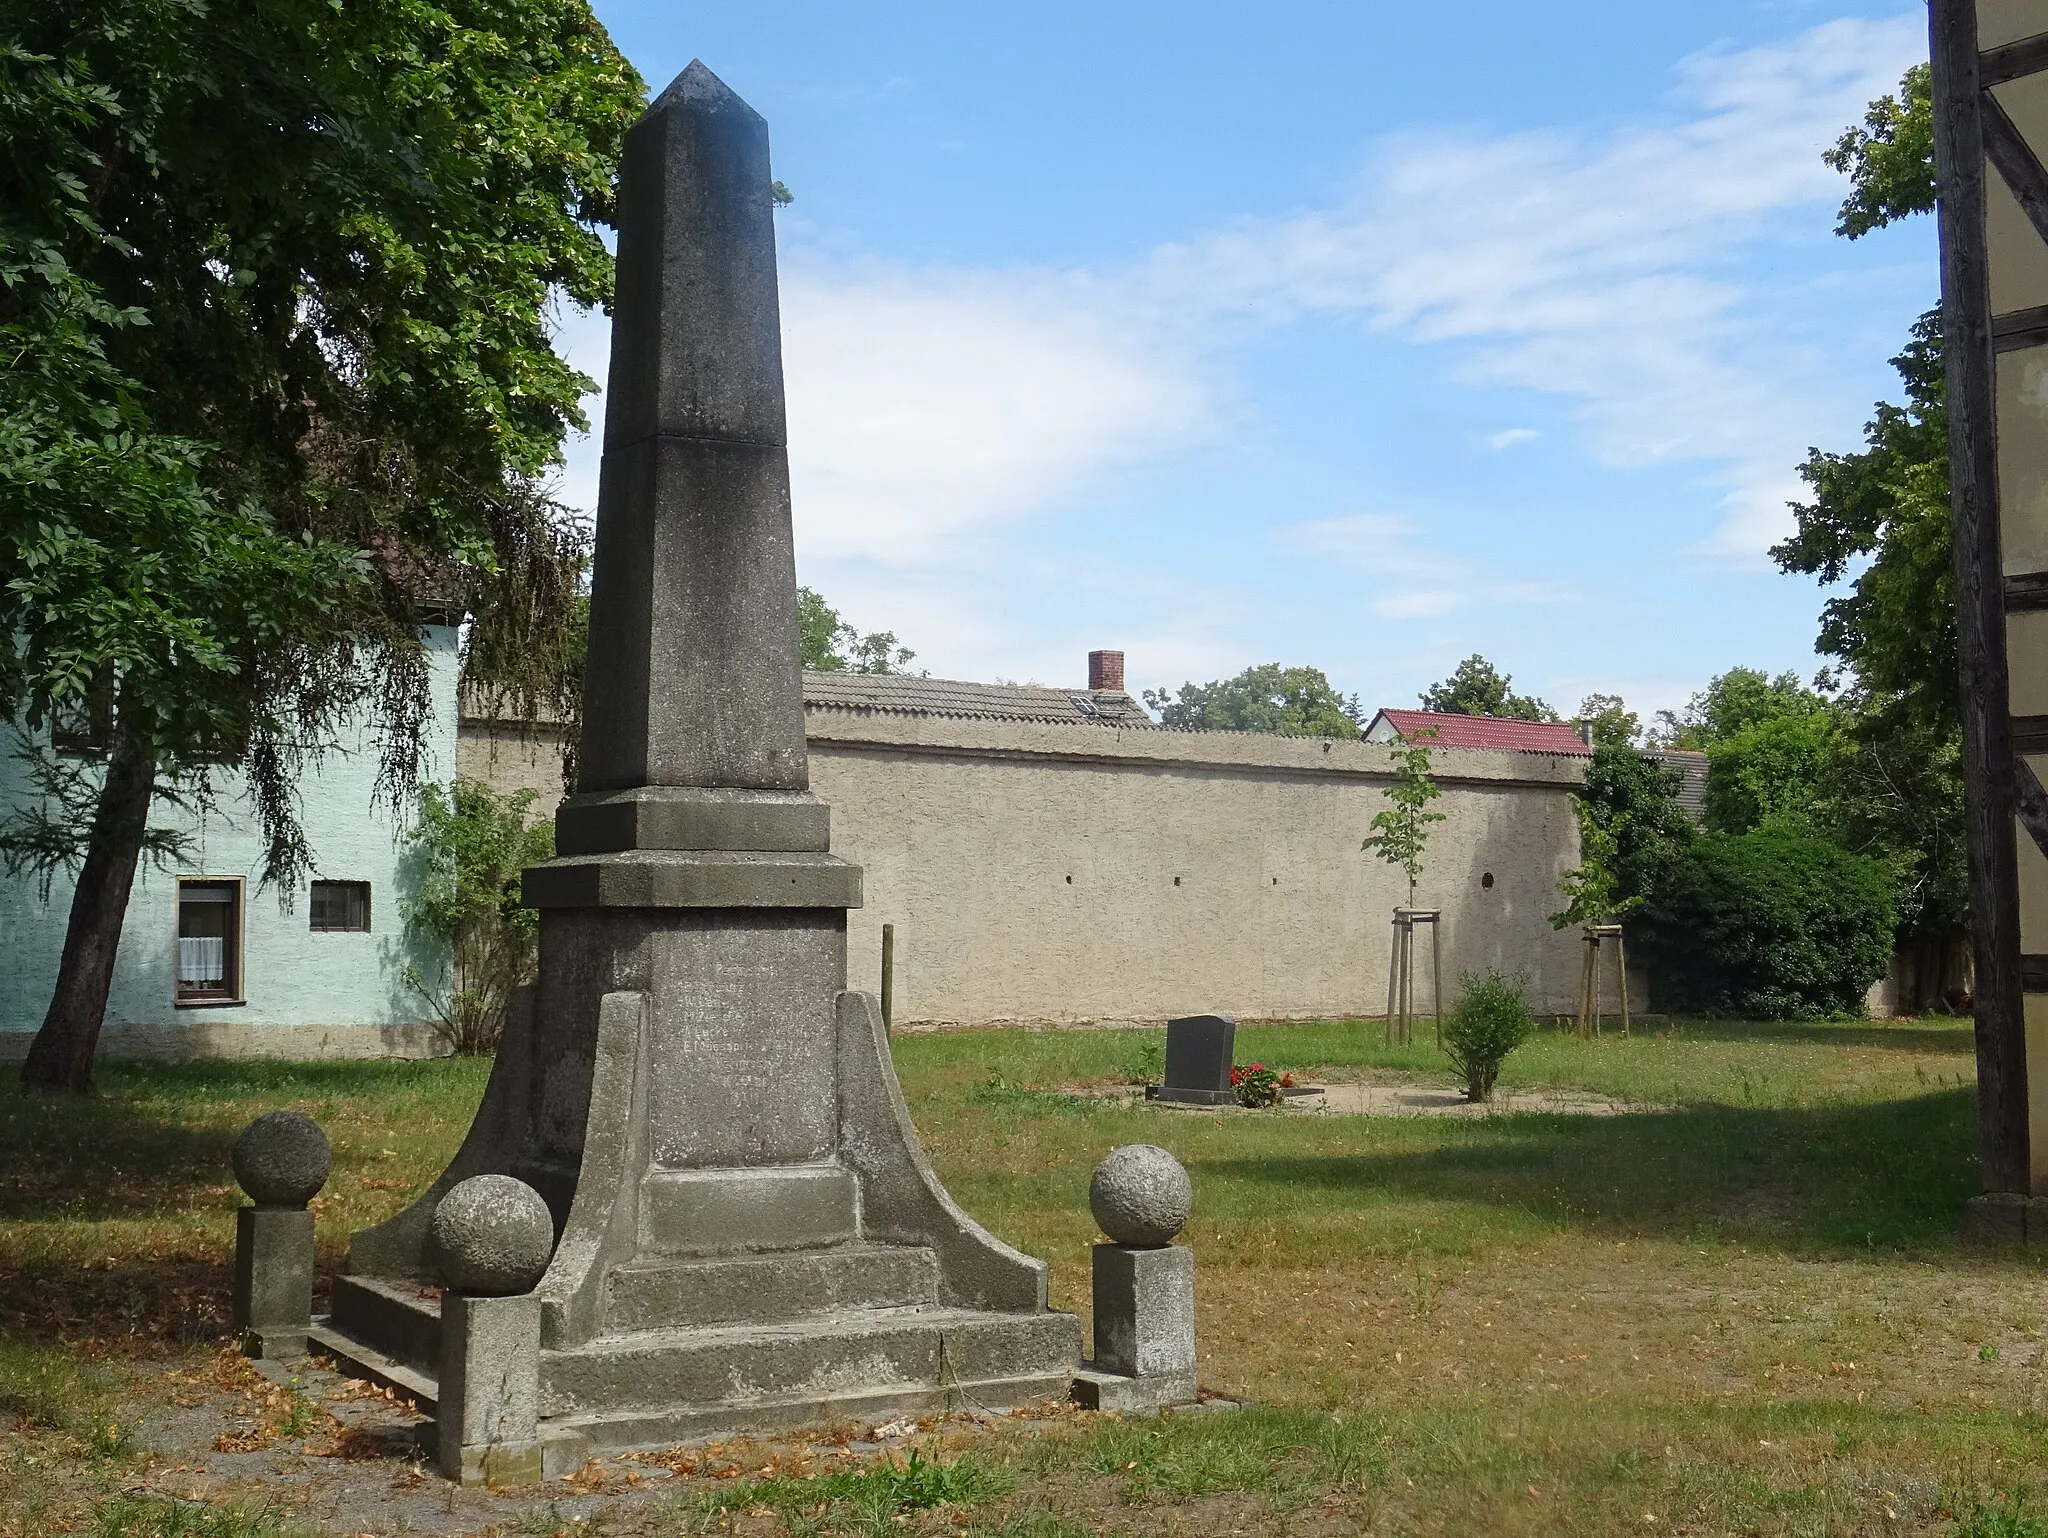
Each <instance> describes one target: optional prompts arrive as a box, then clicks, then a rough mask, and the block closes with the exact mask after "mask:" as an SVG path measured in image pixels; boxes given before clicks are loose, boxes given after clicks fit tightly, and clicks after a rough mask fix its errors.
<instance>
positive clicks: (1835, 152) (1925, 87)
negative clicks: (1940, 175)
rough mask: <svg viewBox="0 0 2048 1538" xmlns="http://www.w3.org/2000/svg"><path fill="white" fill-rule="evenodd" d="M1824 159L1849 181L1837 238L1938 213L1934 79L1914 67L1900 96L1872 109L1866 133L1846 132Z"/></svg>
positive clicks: (1922, 67)
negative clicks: (1899, 220) (1922, 215)
mask: <svg viewBox="0 0 2048 1538" xmlns="http://www.w3.org/2000/svg"><path fill="white" fill-rule="evenodd" d="M1821 158H1822V159H1823V160H1825V161H1826V162H1827V163H1828V164H1829V165H1830V166H1832V167H1833V168H1834V169H1835V170H1837V171H1840V172H1842V173H1844V174H1845V175H1846V176H1848V177H1849V181H1850V192H1849V196H1848V197H1847V198H1846V199H1844V200H1843V202H1842V210H1841V222H1840V223H1839V224H1837V225H1836V226H1835V233H1836V234H1837V235H1846V236H1848V237H1849V239H1851V240H1855V239H1857V238H1858V237H1859V236H1863V235H1868V234H1869V233H1870V232H1871V231H1872V230H1876V229H1882V228H1883V227H1884V226H1885V225H1887V224H1890V223H1891V222H1892V221H1893V220H1895V219H1903V218H1905V217H1906V216H1907V215H1908V214H1924V213H1930V212H1932V211H1933V209H1934V78H1933V71H1932V70H1930V69H1929V68H1928V66H1927V65H1925V64H1915V65H1914V66H1913V67H1912V68H1911V69H1909V70H1907V71H1906V74H1905V78H1904V79H1902V80H1900V82H1899V90H1898V94H1897V95H1896V96H1880V97H1879V98H1878V99H1877V100H1876V101H1874V102H1872V103H1871V104H1870V110H1869V111H1868V112H1866V113H1865V114H1864V117H1863V123H1862V126H1861V127H1850V128H1847V129H1844V130H1843V132H1842V137H1841V138H1840V139H1838V140H1836V141H1835V147H1834V148H1833V149H1831V150H1829V151H1827V153H1826V154H1824V155H1822V156H1821Z"/></svg>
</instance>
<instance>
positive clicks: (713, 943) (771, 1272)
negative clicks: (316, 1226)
mask: <svg viewBox="0 0 2048 1538" xmlns="http://www.w3.org/2000/svg"><path fill="white" fill-rule="evenodd" d="M772 181H773V178H772V177H771V175H770V172H769V163H768V137H767V127H766V125H765V124H764V123H763V122H762V121H761V119H760V117H759V116H758V115H757V114H755V113H754V112H753V110H752V109H751V108H749V107H748V106H747V105H746V103H744V102H742V101H741V100H740V99H739V98H738V97H736V96H734V95H733V94H732V92H731V91H729V90H727V89H726V88H725V86H724V85H722V84H721V83H720V82H719V81H718V80H717V78H716V77H714V76H713V75H712V74H711V72H710V71H709V70H707V69H705V68H704V66H703V65H702V64H700V63H693V64H692V65H691V66H690V67H689V69H687V70H685V71H684V72H683V74H682V75H681V76H679V77H678V78H677V79H676V80H675V82H674V83H672V84H671V85H670V86H669V88H668V89H667V90H666V91H664V92H663V93H662V95H661V96H660V98H659V99H657V100H656V101H655V102H654V103H653V105H652V106H650V107H649V109H648V111H647V113H646V114H645V116H643V117H642V118H641V120H640V121H639V122H638V123H637V124H635V125H634V126H633V128H632V129H631V130H630V131H629V132H628V133H627V135H626V142H625V158H624V162H623V165H622V167H621V172H620V190H619V199H618V208H619V256H618V284H617V300H616V310H615V313H616V320H615V323H614V326H613V345H612V354H611V376H610V388H609V391H608V393H607V398H606V419H605V458H604V471H603V476H602V480H601V483H600V488H599V494H598V515H597V541H596V555H595V563H594V566H593V570H592V577H591V608H590V638H589V649H588V654H589V659H590V660H589V666H588V671H587V674H586V677H585V681H584V713H583V733H582V736H581V739H580V752H579V758H578V763H579V774H580V779H579V782H578V791H577V794H576V795H574V796H572V797H570V798H569V800H567V801H566V802H564V803H563V805H562V807H561V809H560V810H559V812H558V813H557V816H556V824H555V826H556V850H557V852H558V858H556V859H554V860H551V861H549V862H548V863H547V864H545V865H541V866H538V867H536V868H534V869H532V870H529V871H528V872H526V874H525V877H524V880H523V884H522V885H523V892H524V895H525V898H526V901H527V902H528V903H529V904H530V905H532V906H533V907H536V908H538V909H540V910H541V924H540V969H539V980H538V982H537V983H536V984H535V985H534V986H533V987H532V988H531V989H525V990H521V993H520V996H519V999H518V1002H517V1005H516V1007H515V1008H514V1010H513V1011H512V1018H511V1019H510V1020H509V1021H508V1023H507V1027H506V1031H505V1036H504V1039H503V1042H502V1043H501V1045H500V1047H499V1049H498V1059H497V1063H496V1065H495V1066H494V1067H493V1069H492V1072H491V1079H490V1083H489V1085H488V1087H487V1088H486V1090H485V1093H484V1100H483V1104H482V1105H481V1106H480V1107H479V1108H478V1111H477V1116H476V1121H475V1123H474V1124H473V1125H472V1126H471V1128H470V1132H469V1137H468V1138H467V1140H466V1141H465V1142H464V1143H463V1146H462V1149H461V1151H460V1152H459V1153H458V1154H457V1155H456V1157H455V1161H454V1163H452V1164H451V1165H450V1166H449V1167H448V1169H447V1171H446V1172H445V1173H444V1174H443V1175H442V1176H441V1178H440V1180H439V1181H438V1182H436V1184H435V1185H434V1187H433V1188H432V1189H431V1190H430V1191H428V1192H427V1193H426V1195H424V1196H423V1197H421V1198H420V1199H419V1200H418V1201H417V1202H415V1203H413V1205H412V1206H410V1207H409V1208H407V1209H406V1210H405V1211H403V1212H401V1213H399V1214H398V1215H397V1216H396V1217H394V1218H392V1219H391V1220H390V1221H389V1222H387V1223H384V1224H381V1225H379V1226H378V1227H376V1228H373V1229H369V1230H366V1231H365V1232H362V1233H359V1234H356V1235H355V1236H354V1237H353V1239H352V1240H351V1243H350V1252H349V1254H350V1259H349V1264H350V1272H351V1274H350V1275H349V1276H346V1277H343V1278H340V1279H338V1280H337V1282H336V1284H335V1289H334V1306H333V1313H332V1315H331V1317H330V1318H329V1319H328V1320H327V1321H326V1322H325V1323H324V1324H322V1325H321V1326H319V1327H317V1328H316V1329H315V1330H314V1332H313V1338H314V1340H315V1341H316V1342H317V1343H318V1344H319V1345H320V1346H321V1348H322V1349H324V1350H326V1351H329V1352H331V1353H333V1354H334V1355H335V1356H336V1357H338V1358H340V1359H341V1360H343V1361H344V1362H346V1363H351V1364H353V1365H354V1366H355V1368H356V1369H357V1370H358V1371H360V1372H362V1373H364V1374H365V1375H366V1376H371V1377H373V1378H377V1379H380V1380H382V1381H384V1382H387V1383H390V1384H392V1385H393V1386H395V1387H397V1388H399V1389H400V1390H401V1391H403V1392H404V1393H406V1394H407V1395H409V1396H410V1397H412V1398H413V1399H415V1400H416V1401H418V1402H420V1403H422V1404H423V1405H428V1406H431V1405H433V1404H435V1403H436V1402H437V1401H438V1399H439V1397H440V1395H441V1393H442V1391H443V1390H444V1389H446V1390H448V1392H449V1393H450V1394H451V1395H452V1394H455V1393H457V1392H458V1391H459V1392H460V1393H461V1394H463V1395H465V1396H472V1397H473V1395H474V1394H475V1392H476V1389H475V1387H474V1386H473V1385H468V1384H464V1385H456V1384H454V1383H452V1382H446V1381H444V1377H445V1376H446V1372H445V1369H444V1367H443V1363H444V1362H450V1361H458V1360H459V1361H464V1362H468V1361H470V1360H472V1358H475V1357H476V1353H474V1352H472V1353H470V1354H468V1355H464V1354H463V1353H462V1352H460V1351H458V1350H457V1349H456V1346H455V1345H454V1344H451V1343H449V1342H446V1341H444V1340H443V1336H444V1334H445V1333H446V1332H447V1331H449V1330H454V1329H458V1328H459V1329H466V1330H471V1331H472V1332H473V1331H474V1330H475V1329H476V1328H477V1320H479V1319H481V1318H482V1317H483V1314H482V1313H479V1312H477V1310H476V1309H475V1308H471V1307H469V1306H468V1305H464V1306H463V1307H456V1308H451V1316H459V1318H454V1320H453V1322H450V1323H446V1324H444V1321H443V1318H442V1311H441V1309H440V1307H439V1305H438V1303H437V1302H436V1301H435V1299H434V1296H433V1294H432V1292H431V1290H430V1289H427V1288H423V1287H422V1286H421V1285H420V1283H421V1282H422V1281H427V1280H431V1275H432V1269H433V1268H432V1266H431V1265H430V1257H429V1255H428V1253H427V1243H426V1240H427V1232H428V1225H429V1223H430V1221H431V1219H432V1217H433V1213H434V1209H435V1207H436V1205H437V1204H438V1203H439V1201H440V1200H441V1198H442V1196H443V1195H444V1194H445V1193H446V1192H447V1191H449V1190H450V1189H452V1188H453V1187H454V1186H455V1185H457V1184H458V1183H459V1182H461V1181H463V1180H465V1179H467V1178H468V1177H470V1176H472V1175H479V1174H503V1175H510V1176H513V1177H515V1178H517V1179H519V1180H521V1181H524V1182H525V1183H526V1184H527V1185H529V1186H531V1187H532V1188H533V1189H534V1190H535V1191H537V1192H539V1193H540V1196H541V1198H542V1199H543V1200H544V1201H545V1202H546V1203H547V1205H548V1208H549V1210H550V1212H551V1213H552V1215H553V1217H554V1221H555V1230H556V1242H555V1247H554V1252H553V1256H552V1259H551V1260H550V1262H549V1265H548V1269H547V1271H546V1274H545V1275H544V1276H543V1277H542V1278H541V1280H540V1282H539V1284H538V1285H537V1286H536V1287H535V1288H534V1289H533V1292H532V1293H531V1294H530V1295H528V1296H529V1297H530V1298H531V1300H532V1301H533V1303H534V1304H536V1305H537V1307H538V1320H539V1346H538V1349H537V1350H536V1351H534V1352H532V1353H530V1354H526V1353H521V1352H511V1353H501V1355H503V1356H504V1359H505V1361H506V1362H507V1363H508V1364H510V1365H508V1366H506V1367H505V1369H504V1372H505V1374H508V1375H510V1376H512V1377H517V1378H518V1380H519V1381H518V1382H516V1383H514V1382H511V1381H509V1378H508V1379H507V1381H505V1382H503V1383H499V1382H493V1383H492V1384H491V1385H490V1392H491V1393H492V1394H493V1395H496V1396H498V1400H502V1401H503V1403H505V1404H507V1405H511V1406H514V1407H519V1406H524V1405H526V1404H528V1403H529V1402H530V1403H531V1404H532V1405H533V1406H534V1410H535V1413H534V1417H533V1421H534V1424H533V1435H532V1437H531V1439H530V1440H529V1439H528V1437H527V1435H526V1429H525V1426H524V1423H523V1422H522V1423H521V1424H520V1425H519V1426H518V1427H517V1428H515V1429H513V1430H511V1431H505V1432H502V1433H494V1434H495V1435H497V1436H498V1443H494V1444H492V1445H500V1444H502V1445H503V1446H505V1447H509V1448H514V1449H516V1453H512V1454H506V1455H505V1456H507V1457H512V1458H514V1459H515V1461H516V1460H518V1459H525V1460H527V1463H530V1454H531V1450H532V1448H533V1447H535V1446H537V1447H538V1449H539V1456H540V1461H541V1465H542V1468H543V1470H544V1471H545V1472H546V1473H548V1474H550V1475H552V1474H554V1473H556V1472H560V1471H561V1470H563V1469H564V1468H567V1467H573V1466H574V1465H575V1464H576V1463H577V1462H579V1461H580V1460H581V1458H582V1457H583V1456H585V1455H587V1454H588V1452H590V1451H592V1450H596V1449H602V1448H612V1447H633V1446H650V1445H653V1446H659V1445H662V1444H665V1443H671V1442H675V1441H678V1440H680V1439H683V1438H687V1437H696V1436H708V1435H714V1434H724V1433H729V1432H735V1431H741V1430H749V1429H761V1428H768V1427H773V1426H779V1425H787V1424H793V1423H805V1422H818V1421H830V1420H839V1419H846V1418H886V1417H890V1416H894V1415H899V1414H903V1413H923V1412H928V1411H934V1410H945V1409H952V1408H958V1407H966V1406H973V1407H977V1408H984V1407H985V1408H999V1407H1003V1406H1010V1405H1016V1404H1020V1403H1024V1402H1027V1401H1031V1400H1035V1399H1042V1398H1051V1397H1063V1396H1064V1395H1065V1394H1066V1392H1067V1386H1068V1382H1069V1379H1070V1378H1071V1375H1072V1371H1073V1365H1074V1362H1075V1360H1076V1358H1077V1357H1078V1355H1079V1350H1078V1348H1079V1330H1078V1326H1077V1324H1076V1321H1075V1320H1074V1318H1073V1317H1072V1316H1071V1315H1067V1314H1055V1313H1052V1312H1050V1311H1049V1310H1048V1309H1047V1307H1046V1268H1045V1265H1044V1263H1043V1262H1041V1261H1037V1260H1033V1259H1031V1258H1029V1257H1028V1256H1024V1255H1020V1254H1018V1253H1017V1252H1016V1251H1015V1250H1012V1249H1011V1248H1010V1247H1009V1246H1008V1245H1005V1244H1003V1243H1002V1242H1001V1241H1000V1240H998V1239H996V1238H995V1237H994V1236H992V1235H990V1234H988V1233H986V1232H985V1231H983V1230H982V1229H981V1228H980V1227H978V1226H977V1225H976V1224H975V1223H974V1221H973V1220H972V1219H970V1218H969V1217H968V1216H967V1215H966V1214H965V1213H963V1212H962V1211H961V1210H960V1209H959V1208H958V1207H957V1206H956V1205H954V1203H953V1201H952V1199H951V1198H950V1197H949V1196H947V1194H946V1192H945V1190H944V1188H943V1187H942V1186H941V1185H940V1184H939V1181H938V1178H937V1177H936V1176H935V1175H934V1174H933V1172H932V1169H931V1166H930V1165H929V1164H928V1163H927V1162H926V1160H925V1157H924V1153H923V1151H922V1149H921V1148H920V1147H919V1146H918V1141H917V1134H916V1131H915V1130H914V1129H913V1128H912V1126H911V1123H910V1116H909V1113H908V1112H907V1110H906V1109H905V1107H904V1104H903V1096H902V1092H901V1091H900V1089H899V1088H898V1086H897V1083H896V1074H895V1069H894V1066H893V1065H892V1063H891V1062H890V1058H889V1045H888V1038H887V1035H886V1033H885V1032H884V1030H883V1027H882V1023H881V1020H880V1017H879V1013H878V1011H877V1008H876V1005H875V1002H874V1000H872V999H871V998H869V997H868V996H867V995H865V994H858V993H849V992H847V991H846V912H847V910H848V909H849V908H854V907H858V906H859V905H860V900H861V892H860V871H859V870H858V869H857V868H855V867H854V866H851V865H848V864H847V863H846V862H844V861H843V860H839V859H836V858H834V857H833V855H832V854H831V852H830V838H829V833H830V828H829V819H830V813H829V810H828V808H827V807H826V806H825V804H824V803H823V802H822V801H820V800H818V799H817V798H816V797H815V796H813V795H811V794H810V793H809V773H808V766H807V762H806V759H805V751H804V723H803V693H802V672H801V661H800V647H799V642H798V635H797V615H796V596H797V590H796V566H795V555H794V548H793V544H792V537H791V531H790V510H789V471H788V455H787V451H786V449H785V447H784V433H785V422H784V413H783V397H782V357H781V328H780V320H779V310H778V302H777V297H776V279H775V231H774V211H773V204H772V202H771V199H770V187H771V185H772ZM510 1301H511V1300H504V1299H499V1300H493V1302H492V1304H491V1308H490V1310H487V1311H485V1312H488V1313H489V1314H490V1317H491V1318H493V1319H496V1318H498V1317H499V1316H500V1315H504V1314H505V1313H506V1308H507V1307H508V1306H509V1304H510ZM458 1302H460V1300H458ZM479 1339H480V1338H479ZM479 1349H481V1348H479ZM450 1351H455V1352H456V1354H455V1355H453V1356H450V1355H449V1354H448V1352H450ZM479 1359H480V1358H479ZM528 1362H530V1366H529V1365H524V1364H526V1363H528ZM529 1395H530V1397H529ZM498 1400H493V1401H492V1402H493V1403H497V1402H498ZM449 1409H450V1429H449V1434H448V1437H447V1438H444V1441H443V1447H444V1454H445V1456H446V1457H447V1458H448V1461H449V1466H450V1467H451V1469H454V1468H458V1467H459V1468H460V1470H461V1471H462V1472H463V1473H464V1474H465V1476H467V1474H468V1473H469V1472H471V1469H472V1465H473V1464H476V1457H475V1456H472V1455H473V1454H474V1453H475V1449H476V1448H477V1447H479V1446H481V1445H483V1444H482V1443H481V1442H480V1441H479V1439H478V1438H477V1437H476V1436H474V1435H472V1434H471V1431H470V1429H469V1422H470V1420H472V1419H473V1418H474V1417H475V1416H476V1415H481V1414H484V1413H485V1410H486V1409H488V1406H486V1407H483V1408H479V1407H478V1406H477V1405H476V1404H473V1403H471V1402H470V1399H467V1398H466V1399H465V1400H464V1402H463V1406H462V1408H461V1411H460V1414H457V1413H456V1406H455V1405H454V1404H453V1403H452V1402H451V1404H450V1407H449ZM508 1413H509V1412H508ZM521 1413H523V1412H521ZM457 1421H460V1422H461V1423H462V1424H461V1426H460V1427H459V1428H458V1427H457V1426H456V1425H455V1423H456V1422H457ZM449 1449H453V1450H452V1451H449ZM478 1456H480V1455H478ZM501 1461H502V1460H501ZM477 1467H478V1468H479V1469H481V1468H482V1465H477ZM525 1471H526V1464H524V1463H522V1464H521V1465H520V1472H522V1473H523V1472H525Z"/></svg>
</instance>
